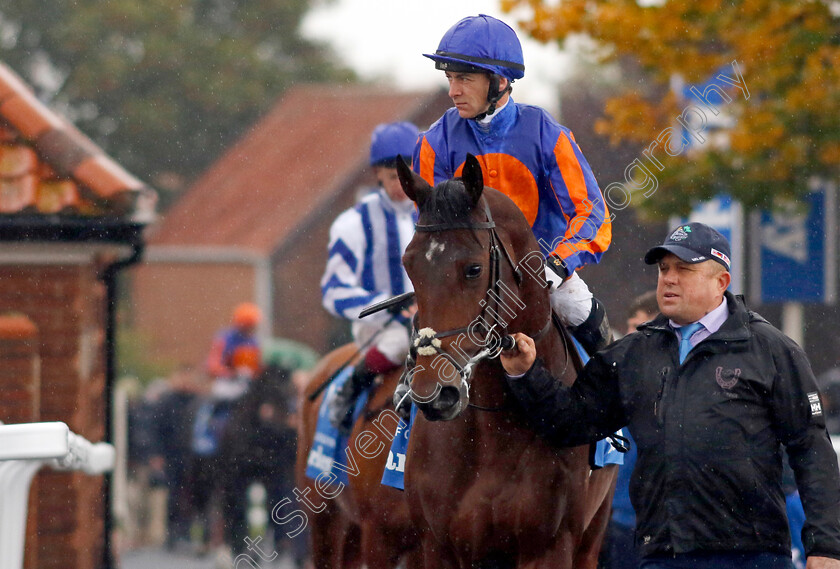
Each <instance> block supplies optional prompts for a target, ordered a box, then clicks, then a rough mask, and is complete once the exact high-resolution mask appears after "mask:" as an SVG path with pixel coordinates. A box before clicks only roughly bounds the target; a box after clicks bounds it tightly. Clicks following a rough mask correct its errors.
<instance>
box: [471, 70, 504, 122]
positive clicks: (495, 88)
mask: <svg viewBox="0 0 840 569" xmlns="http://www.w3.org/2000/svg"><path fill="white" fill-rule="evenodd" d="M500 83H501V76H500V75H498V74H496V73H491V74H490V87H489V88H488V89H487V102H488V103H490V106H489V107H487V110H486V111H484V112H483V113H479V114H477V115H476V116H474V117H473V120H476V121H480V120H481V119H483V118H484V117H486V116H487V115H492V114H493V113H495V112H496V105H497V104H498V102H499V99H501V98H502V97H504V96H505V93H510V92H511V91H513V87H512V86H511V83H513V81H511V80H510V79H508V84H507V87H505V88H504V89H503V90H501V91H500V90H499V84H500Z"/></svg>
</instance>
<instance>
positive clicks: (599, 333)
mask: <svg viewBox="0 0 840 569" xmlns="http://www.w3.org/2000/svg"><path fill="white" fill-rule="evenodd" d="M569 331H570V332H571V333H572V335H573V336H574V337H575V340H577V341H578V342H580V344H581V345H582V346H583V349H584V350H586V353H588V354H589V355H593V354H595V352H597V351H598V350H603V349H604V348H605V347H607V345H608V344H609V343H611V342H612V341H613V337H612V330H611V329H610V321H609V319H608V318H607V311H606V309H605V308H604V305H603V304H601V303H600V302H598V299H597V298H595V297H594V296H593V297H592V310H591V311H590V312H589V316H588V317H587V318H586V320H584V321H583V322H582V323H581V324H579V325H577V326H569Z"/></svg>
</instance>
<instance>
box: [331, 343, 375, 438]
mask: <svg viewBox="0 0 840 569" xmlns="http://www.w3.org/2000/svg"><path fill="white" fill-rule="evenodd" d="M377 375H378V372H377V371H376V370H373V369H371V368H370V366H369V365H368V363H367V359H364V360H362V361H361V362H359V364H358V365H356V367H355V368H354V369H353V373H352V374H351V375H350V377H349V378H348V379H347V381H345V382H344V385H342V386H341V388H339V390H338V391H337V392H336V394H335V399H333V401H332V405H331V407H330V415H329V419H330V424H331V425H332V426H333V427H335V428H336V429H338V432H340V433H341V434H343V435H347V434H349V433H350V431H351V430H352V428H353V407H354V406H355V404H356V399H357V398H358V397H359V395H360V394H361V393H362V391H364V390H365V389H367V388H368V387H370V386H371V385H373V380H374V379H376V376H377Z"/></svg>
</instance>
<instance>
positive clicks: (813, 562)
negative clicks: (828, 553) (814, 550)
mask: <svg viewBox="0 0 840 569" xmlns="http://www.w3.org/2000/svg"><path fill="white" fill-rule="evenodd" d="M805 569H840V561H838V560H837V559H833V558H831V557H809V558H808V564H807V565H805Z"/></svg>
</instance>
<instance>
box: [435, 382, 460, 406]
mask: <svg viewBox="0 0 840 569" xmlns="http://www.w3.org/2000/svg"><path fill="white" fill-rule="evenodd" d="M459 399H460V394H459V393H458V388H457V387H452V386H449V385H447V386H446V387H444V388H442V389H441V390H440V393H439V394H438V396H437V401H436V402H435V403H436V405H435V407H437V408H438V409H449V408H450V407H452V406H453V405H457V404H458V400H459Z"/></svg>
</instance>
